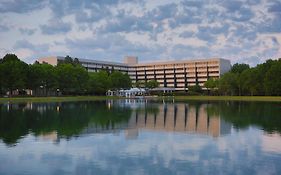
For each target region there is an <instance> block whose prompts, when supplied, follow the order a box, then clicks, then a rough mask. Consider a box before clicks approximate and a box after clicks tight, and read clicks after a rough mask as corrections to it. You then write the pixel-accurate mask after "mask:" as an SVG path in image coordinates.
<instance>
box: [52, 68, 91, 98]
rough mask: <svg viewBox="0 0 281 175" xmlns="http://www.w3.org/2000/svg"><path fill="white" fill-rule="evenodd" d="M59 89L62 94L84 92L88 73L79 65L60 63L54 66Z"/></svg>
mask: <svg viewBox="0 0 281 175" xmlns="http://www.w3.org/2000/svg"><path fill="white" fill-rule="evenodd" d="M56 72H57V76H58V84H59V89H60V90H61V92H62V93H64V94H76V93H79V94H81V93H84V92H85V90H86V85H87V81H88V73H87V71H86V70H85V69H84V68H83V67H81V66H73V65H72V64H60V65H58V66H57V68H56Z"/></svg>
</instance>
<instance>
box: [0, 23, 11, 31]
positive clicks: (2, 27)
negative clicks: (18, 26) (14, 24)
mask: <svg viewBox="0 0 281 175" xmlns="http://www.w3.org/2000/svg"><path fill="white" fill-rule="evenodd" d="M9 29H10V28H9V27H8V26H5V25H1V24H0V32H7V31H9Z"/></svg>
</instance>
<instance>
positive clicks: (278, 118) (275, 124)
mask: <svg viewBox="0 0 281 175" xmlns="http://www.w3.org/2000/svg"><path fill="white" fill-rule="evenodd" d="M207 111H208V113H209V115H210V116H212V115H213V114H219V115H220V117H221V118H223V119H224V120H225V121H228V122H231V123H232V124H233V126H234V127H235V128H238V129H243V128H248V127H249V126H251V125H256V126H259V127H262V129H263V130H265V131H267V132H269V133H271V132H279V133H281V115H280V114H281V108H280V104H278V103H269V102H216V103H212V105H208V108H207Z"/></svg>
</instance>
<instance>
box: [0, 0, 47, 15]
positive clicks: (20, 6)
mask: <svg viewBox="0 0 281 175" xmlns="http://www.w3.org/2000/svg"><path fill="white" fill-rule="evenodd" d="M46 5H47V0H40V1H38V0H17V1H9V0H3V1H1V2H0V12H1V13H5V12H14V13H26V12H29V11H32V10H35V9H39V8H43V7H44V6H46Z"/></svg>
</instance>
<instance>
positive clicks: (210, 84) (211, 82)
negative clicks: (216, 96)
mask: <svg viewBox="0 0 281 175" xmlns="http://www.w3.org/2000/svg"><path fill="white" fill-rule="evenodd" d="M204 86H205V87H206V88H207V90H208V93H209V92H210V91H211V94H213V93H214V91H215V89H217V88H218V80H217V79H214V78H209V79H208V80H207V81H206V82H205V83H204Z"/></svg>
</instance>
